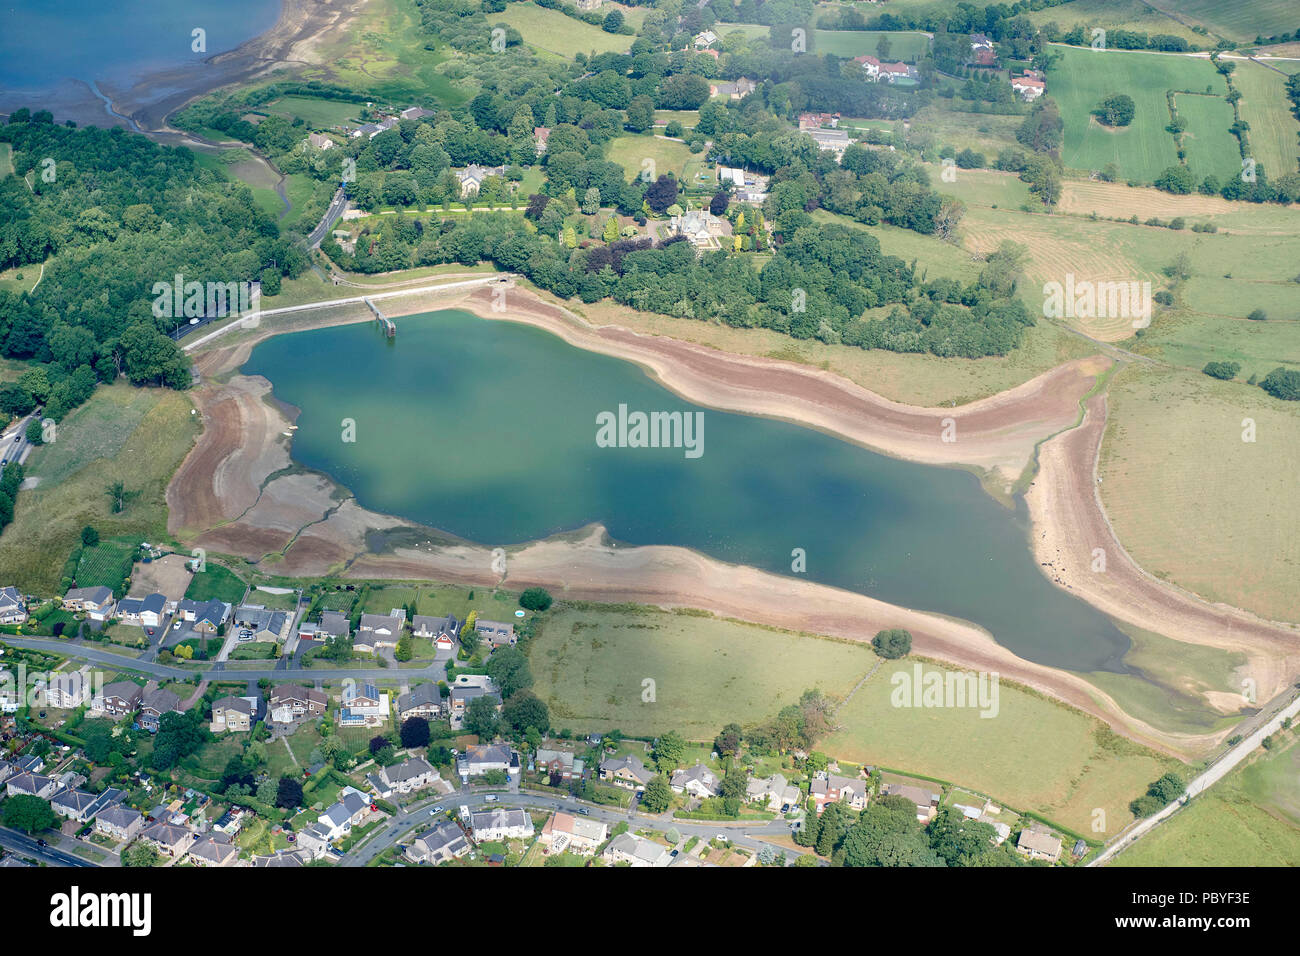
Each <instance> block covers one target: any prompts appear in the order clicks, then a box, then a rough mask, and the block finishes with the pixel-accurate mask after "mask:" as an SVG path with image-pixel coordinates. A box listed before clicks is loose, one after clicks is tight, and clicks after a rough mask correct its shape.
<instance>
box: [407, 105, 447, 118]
mask: <svg viewBox="0 0 1300 956" xmlns="http://www.w3.org/2000/svg"><path fill="white" fill-rule="evenodd" d="M397 115H398V116H400V117H401V118H402V119H404V120H422V119H424V118H425V117H426V116H437V115H438V114H436V113H435V112H434V111H433V110H426V109H425V108H424V107H423V106H408V107H407V108H406V109H404V110H402V112H400V113H398V114H397Z"/></svg>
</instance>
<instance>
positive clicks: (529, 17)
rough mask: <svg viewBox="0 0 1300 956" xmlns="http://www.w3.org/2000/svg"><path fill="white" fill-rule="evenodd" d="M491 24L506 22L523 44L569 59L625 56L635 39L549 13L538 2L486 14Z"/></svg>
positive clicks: (514, 5) (510, 6)
mask: <svg viewBox="0 0 1300 956" xmlns="http://www.w3.org/2000/svg"><path fill="white" fill-rule="evenodd" d="M487 18H488V22H489V23H490V24H493V25H495V24H497V23H505V24H508V25H510V26H512V27H514V28H515V29H516V30H518V31H519V33H520V35H521V36H522V37H523V38H524V43H525V44H527V45H528V46H530V47H532V48H533V49H535V50H542V51H544V52H546V53H554V54H555V55H556V56H562V57H564V58H565V59H566V60H571V59H573V55H574V54H575V53H625V52H627V50H628V49H629V48H630V47H631V46H632V40H633V39H634V37H631V36H626V35H624V34H620V33H606V32H605V31H604V30H602V29H600V27H593V26H592V25H591V24H589V23H583V22H582V21H581V20H575V19H574V18H573V17H567V16H565V15H564V14H563V13H560V12H559V11H557V10H548V9H546V8H545V7H539V6H537V4H535V3H512V4H510V5H509V6H508V7H506V11H505V13H490V14H488V15H487Z"/></svg>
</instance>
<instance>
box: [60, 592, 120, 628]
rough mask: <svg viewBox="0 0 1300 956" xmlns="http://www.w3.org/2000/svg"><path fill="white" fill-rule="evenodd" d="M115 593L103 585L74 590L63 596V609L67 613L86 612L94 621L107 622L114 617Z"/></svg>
mask: <svg viewBox="0 0 1300 956" xmlns="http://www.w3.org/2000/svg"><path fill="white" fill-rule="evenodd" d="M114 607H115V602H114V601H113V592H112V591H111V590H110V589H109V588H106V587H103V586H102V585H101V586H99V587H93V588H73V589H72V590H70V591H68V593H67V594H65V595H63V608H64V610H67V611H74V612H85V615H86V617H88V618H90V619H91V620H92V621H107V620H108V619H109V618H110V617H112V616H113V608H114Z"/></svg>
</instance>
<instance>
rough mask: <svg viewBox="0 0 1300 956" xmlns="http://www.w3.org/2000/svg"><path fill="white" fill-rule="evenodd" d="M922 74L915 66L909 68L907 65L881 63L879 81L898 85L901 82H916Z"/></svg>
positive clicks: (901, 63)
mask: <svg viewBox="0 0 1300 956" xmlns="http://www.w3.org/2000/svg"><path fill="white" fill-rule="evenodd" d="M920 76H921V73H920V71H919V70H917V68H916V67H914V66H908V65H907V64H906V63H903V62H898V63H881V64H880V71H879V74H878V76H877V80H884V81H885V82H886V83H897V82H898V81H899V80H916V79H919V78H920Z"/></svg>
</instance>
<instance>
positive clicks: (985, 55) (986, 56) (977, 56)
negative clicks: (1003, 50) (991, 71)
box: [967, 49, 998, 66]
mask: <svg viewBox="0 0 1300 956" xmlns="http://www.w3.org/2000/svg"><path fill="white" fill-rule="evenodd" d="M967 62H968V64H969V65H970V66H997V65H998V55H997V54H996V53H994V52H993V51H992V50H983V49H980V50H976V51H975V52H974V53H972V54H971V57H970V60H968V61H967Z"/></svg>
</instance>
